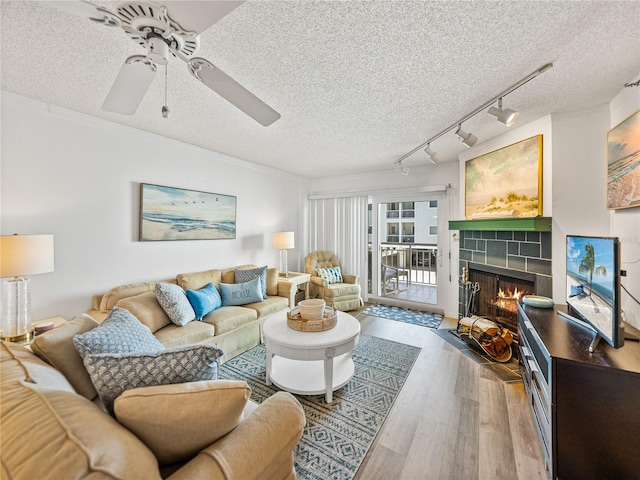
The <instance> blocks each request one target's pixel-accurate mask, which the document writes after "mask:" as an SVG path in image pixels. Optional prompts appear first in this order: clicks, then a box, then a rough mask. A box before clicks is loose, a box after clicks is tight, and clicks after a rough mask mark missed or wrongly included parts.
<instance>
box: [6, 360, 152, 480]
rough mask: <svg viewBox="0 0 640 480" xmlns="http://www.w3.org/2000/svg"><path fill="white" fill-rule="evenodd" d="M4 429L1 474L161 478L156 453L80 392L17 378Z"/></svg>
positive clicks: (9, 397)
mask: <svg viewBox="0 0 640 480" xmlns="http://www.w3.org/2000/svg"><path fill="white" fill-rule="evenodd" d="M31 356H32V357H33V355H32V354H31ZM34 358H35V357H34ZM47 369H48V370H50V371H53V368H52V367H50V366H47ZM1 429H2V437H1V442H2V443H1V445H0V450H1V451H2V468H3V474H2V478H5V477H6V478H14V479H22V478H24V479H36V478H51V479H66V478H114V479H115V478H122V479H124V478H144V479H160V473H159V469H158V462H157V460H156V459H155V457H154V455H153V453H152V452H151V451H150V450H149V449H148V448H147V447H146V446H145V445H144V444H143V443H142V442H141V441H140V440H138V439H137V438H136V437H135V435H133V434H132V433H131V432H129V431H128V430H127V429H126V428H124V427H123V426H122V425H120V424H118V422H116V421H115V420H114V419H113V418H111V417H109V416H108V415H105V413H104V412H103V411H101V410H100V409H99V408H98V407H97V406H96V405H94V404H93V403H92V402H90V401H89V400H87V399H86V398H84V397H81V396H80V395H77V394H76V393H72V392H68V391H65V390H59V389H52V388H49V387H46V386H43V385H34V384H30V383H27V382H18V381H14V384H13V385H12V386H11V387H10V388H4V387H3V390H2V426H1Z"/></svg>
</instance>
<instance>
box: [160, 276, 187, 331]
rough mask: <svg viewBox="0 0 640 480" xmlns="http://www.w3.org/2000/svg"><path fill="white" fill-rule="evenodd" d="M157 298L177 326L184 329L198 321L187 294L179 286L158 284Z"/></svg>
mask: <svg viewBox="0 0 640 480" xmlns="http://www.w3.org/2000/svg"><path fill="white" fill-rule="evenodd" d="M156 298H157V299H158V303H159V304H160V306H161V307H162V309H163V310H164V312H165V313H166V314H167V316H168V317H169V318H170V319H171V321H172V322H173V323H175V324H176V325H178V326H180V327H184V326H185V325H186V324H187V323H189V322H190V321H192V320H195V319H196V312H195V311H194V310H193V307H192V306H191V303H189V299H188V298H187V294H186V293H185V292H184V290H183V289H182V287H180V286H179V285H173V284H171V283H160V282H158V283H156Z"/></svg>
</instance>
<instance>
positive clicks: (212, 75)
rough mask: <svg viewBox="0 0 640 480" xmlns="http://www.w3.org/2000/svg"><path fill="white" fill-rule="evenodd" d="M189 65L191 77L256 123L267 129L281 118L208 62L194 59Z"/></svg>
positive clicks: (202, 59)
mask: <svg viewBox="0 0 640 480" xmlns="http://www.w3.org/2000/svg"><path fill="white" fill-rule="evenodd" d="M188 65H189V71H190V72H191V75H193V76H194V77H196V78H197V79H198V80H200V81H201V82H202V83H204V84H205V85H206V86H207V87H209V88H210V89H211V90H213V91H214V92H216V93H217V94H218V95H220V96H221V97H222V98H224V99H225V100H227V101H228V102H229V103H231V104H233V105H235V106H236V107H238V108H239V109H240V110H242V111H243V112H244V113H246V114H247V115H249V116H250V117H251V118H253V119H254V120H255V121H256V122H258V123H260V124H262V125H264V126H265V127H267V126H269V125H271V124H272V123H273V122H275V121H276V120H278V119H279V118H280V114H279V113H278V112H276V111H275V110H274V109H273V108H271V107H270V106H269V105H267V104H266V103H264V102H263V101H262V100H260V99H259V98H258V97H256V96H255V95H254V94H253V93H251V92H250V91H249V90H247V89H246V88H244V87H243V86H242V85H240V84H239V83H238V82H236V81H235V80H234V79H233V78H231V77H230V76H229V75H227V74H226V73H224V72H223V71H222V70H220V69H219V68H218V67H216V66H214V65H212V64H211V62H209V61H208V60H205V59H204V58H192V59H191V60H190V61H189V62H188Z"/></svg>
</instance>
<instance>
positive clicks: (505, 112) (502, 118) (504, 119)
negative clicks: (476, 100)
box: [487, 98, 520, 127]
mask: <svg viewBox="0 0 640 480" xmlns="http://www.w3.org/2000/svg"><path fill="white" fill-rule="evenodd" d="M487 113H488V114H489V115H491V116H492V117H495V119H496V120H498V121H499V122H500V123H502V124H503V125H506V126H507V127H510V126H511V125H513V124H514V123H516V120H517V119H518V115H520V114H519V113H518V112H516V111H515V110H511V109H510V108H504V109H503V108H502V98H500V99H498V107H497V108H496V107H491V108H489V110H487Z"/></svg>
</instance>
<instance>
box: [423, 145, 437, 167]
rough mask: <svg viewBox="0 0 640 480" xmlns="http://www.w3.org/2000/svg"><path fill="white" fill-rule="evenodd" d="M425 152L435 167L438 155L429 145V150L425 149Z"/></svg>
mask: <svg viewBox="0 0 640 480" xmlns="http://www.w3.org/2000/svg"><path fill="white" fill-rule="evenodd" d="M424 151H425V153H426V154H427V155H428V156H429V160H431V163H433V164H434V165H435V164H436V163H438V154H437V153H436V152H434V151H433V150H431V146H430V145H429V144H428V143H427V148H425V149H424Z"/></svg>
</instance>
